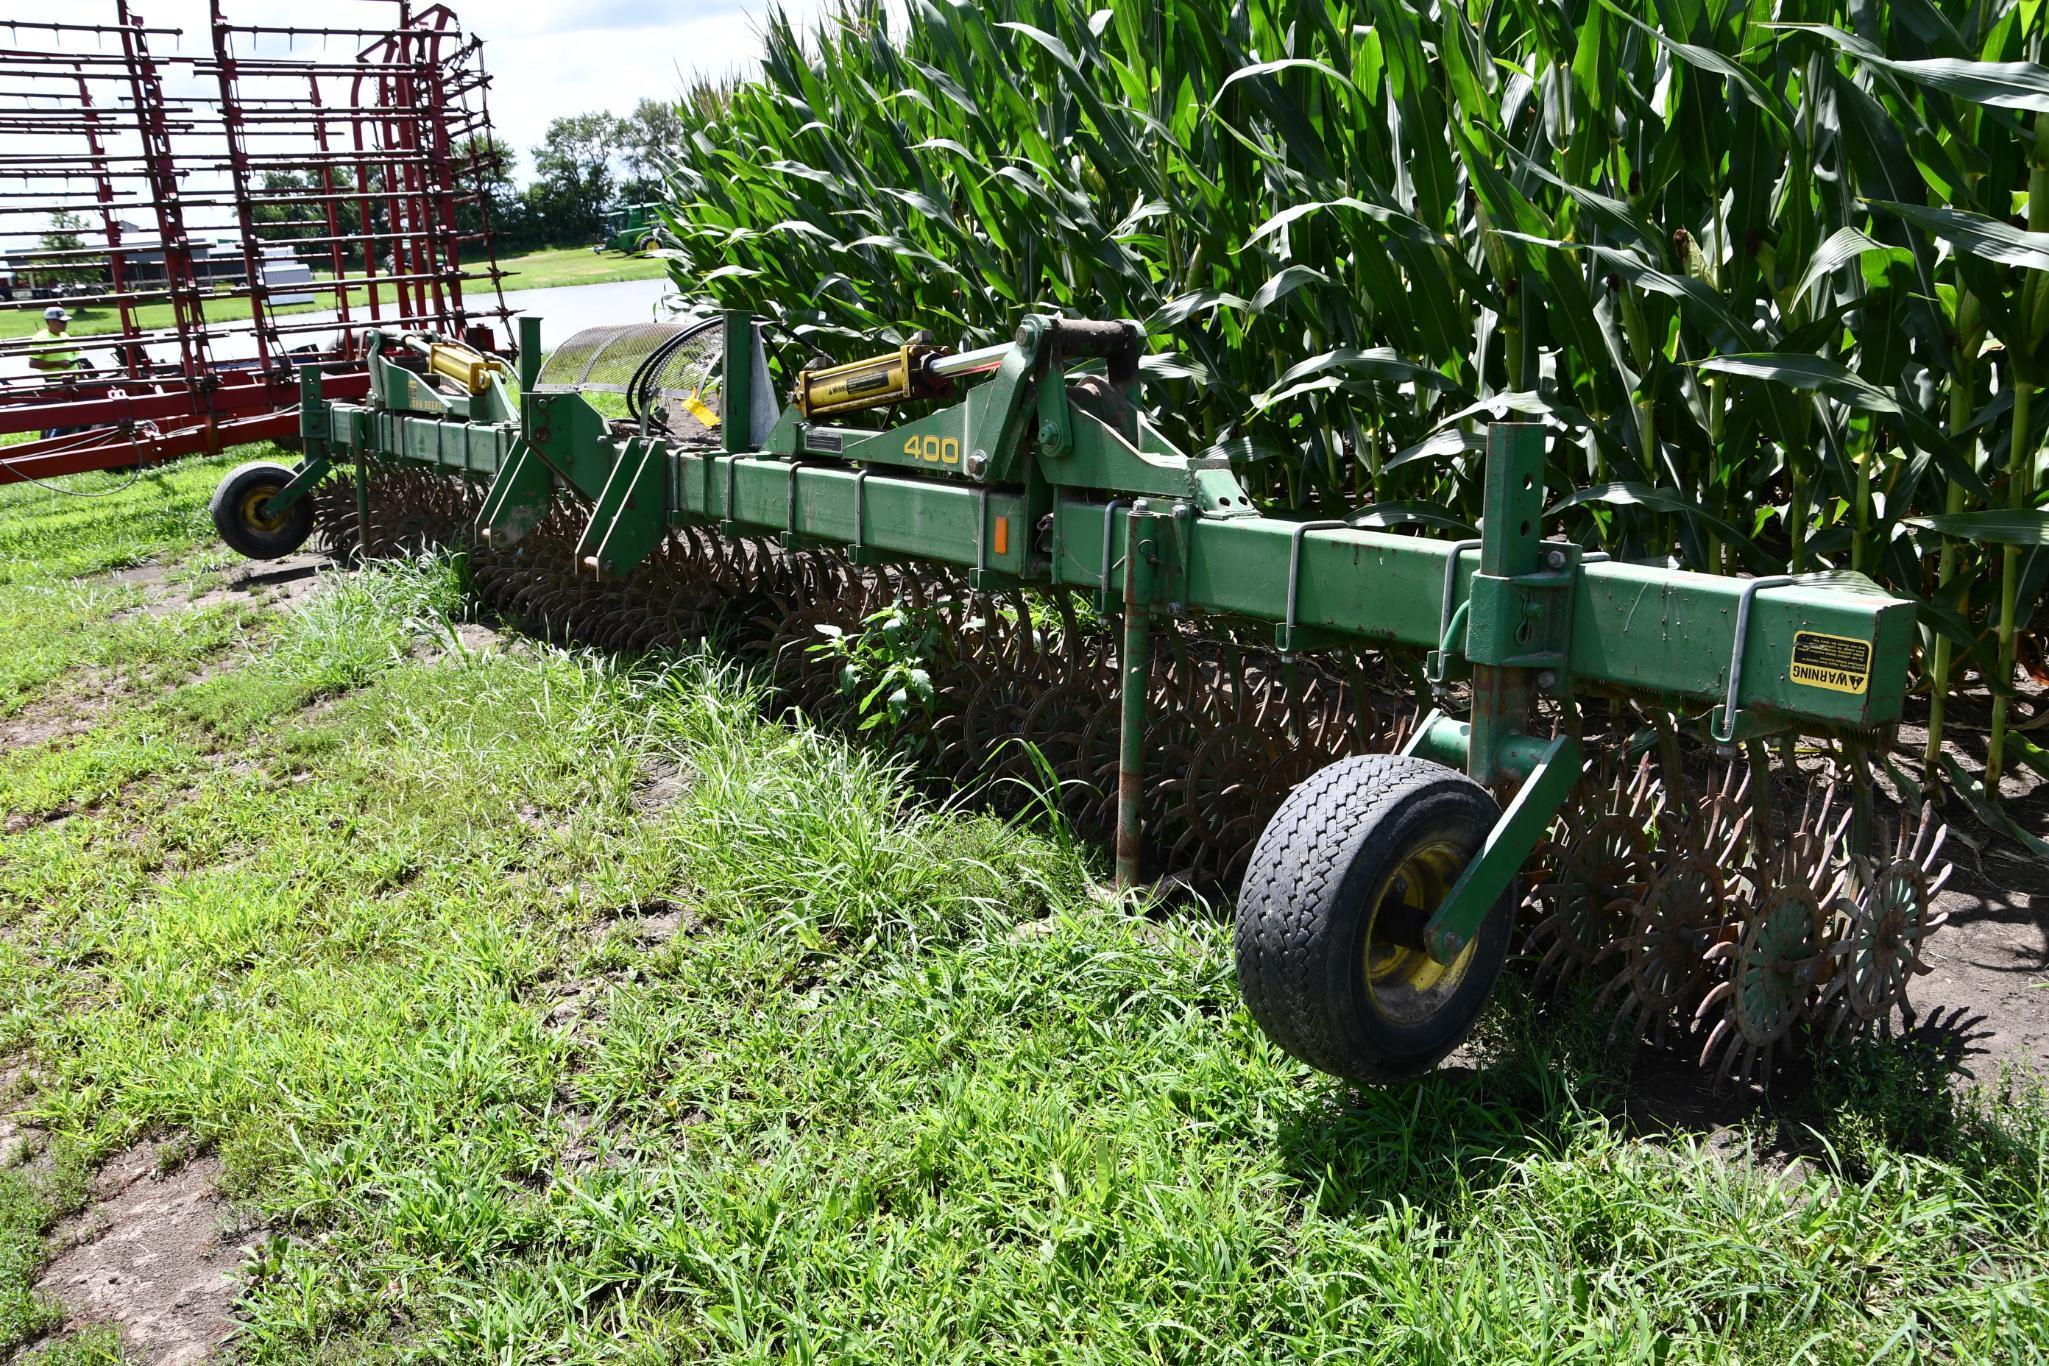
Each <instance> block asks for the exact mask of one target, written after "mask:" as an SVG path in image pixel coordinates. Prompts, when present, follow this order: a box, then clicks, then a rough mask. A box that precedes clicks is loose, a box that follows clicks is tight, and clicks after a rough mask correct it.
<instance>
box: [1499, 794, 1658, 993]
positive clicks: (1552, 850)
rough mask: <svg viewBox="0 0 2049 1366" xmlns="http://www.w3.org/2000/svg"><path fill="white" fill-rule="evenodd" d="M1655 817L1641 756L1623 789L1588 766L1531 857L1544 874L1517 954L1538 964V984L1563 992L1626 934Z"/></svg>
mask: <svg viewBox="0 0 2049 1366" xmlns="http://www.w3.org/2000/svg"><path fill="white" fill-rule="evenodd" d="M1662 810H1663V792H1662V789H1661V788H1660V787H1659V785H1658V783H1657V781H1656V779H1655V777H1654V776H1653V774H1652V772H1651V762H1650V758H1649V756H1648V755H1646V756H1645V757H1644V759H1643V760H1642V761H1641V762H1640V763H1638V765H1637V766H1636V769H1635V771H1634V772H1633V774H1632V775H1631V776H1630V778H1629V779H1628V781H1627V783H1626V784H1624V783H1623V782H1621V781H1620V780H1619V779H1618V776H1617V774H1616V773H1615V771H1614V767H1613V765H1612V764H1607V763H1600V762H1596V763H1592V764H1589V765H1588V766H1587V771H1586V774H1585V776H1584V777H1583V778H1582V780H1581V783H1580V786H1579V788H1578V789H1577V790H1576V791H1575V793H1574V795H1573V798H1572V800H1570V801H1568V802H1567V803H1566V805H1565V808H1564V810H1563V811H1561V812H1560V813H1559V820H1558V823H1557V825H1556V827H1555V828H1554V829H1553V831H1552V835H1551V838H1550V839H1549V840H1547V841H1546V843H1545V844H1543V845H1541V846H1539V848H1538V852H1537V861H1538V863H1539V866H1540V867H1542V868H1543V869H1544V872H1543V876H1542V878H1541V880H1540V881H1539V882H1538V883H1537V885H1536V886H1535V887H1534V888H1533V889H1532V891H1531V900H1532V902H1533V903H1534V911H1535V914H1536V916H1537V920H1536V923H1535V924H1534V925H1533V926H1532V927H1531V929H1530V932H1529V936H1528V938H1527V940H1526V941H1525V944H1524V949H1525V951H1526V952H1527V953H1529V954H1531V955H1532V956H1534V957H1535V958H1536V959H1537V975H1538V978H1539V979H1540V980H1542V981H1547V982H1549V983H1552V984H1556V985H1563V984H1564V983H1566V982H1568V981H1570V980H1572V979H1573V978H1575V977H1577V976H1579V975H1580V974H1582V973H1584V972H1585V971H1586V970H1587V969H1589V968H1591V967H1592V966H1593V965H1594V963H1595V962H1596V961H1597V960H1598V959H1600V957H1601V956H1602V954H1603V952H1604V951H1605V950H1606V949H1608V947H1609V946H1610V945H1612V944H1614V943H1615V942H1616V941H1618V940H1619V939H1621V938H1622V937H1623V936H1624V935H1625V934H1627V933H1628V930H1629V915H1630V910H1631V908H1632V907H1633V906H1634V905H1636V903H1637V902H1638V901H1639V900H1640V899H1641V898H1642V897H1643V895H1644V894H1645V892H1646V891H1647V890H1648V889H1649V885H1650V880H1651V877H1652V874H1653V869H1654V867H1655V864H1654V861H1653V859H1652V848H1651V837H1652V832H1653V830H1654V829H1655V828H1656V825H1657V820H1658V817H1659V814H1660V813H1661V812H1662Z"/></svg>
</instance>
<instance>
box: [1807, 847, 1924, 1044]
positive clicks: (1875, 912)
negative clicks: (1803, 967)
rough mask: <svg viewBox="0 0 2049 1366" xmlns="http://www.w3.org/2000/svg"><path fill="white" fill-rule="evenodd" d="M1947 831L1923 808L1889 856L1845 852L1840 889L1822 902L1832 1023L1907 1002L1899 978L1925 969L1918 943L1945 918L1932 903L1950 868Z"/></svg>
mask: <svg viewBox="0 0 2049 1366" xmlns="http://www.w3.org/2000/svg"><path fill="white" fill-rule="evenodd" d="M1948 833H1949V832H1948V829H1947V827H1945V826H1943V825H1941V824H1940V823H1939V822H1937V821H1936V820H1935V819H1934V817H1933V815H1932V814H1931V813H1930V812H1929V811H1928V810H1926V809H1925V808H1924V809H1923V810H1922V812H1921V817H1920V819H1919V820H1918V821H1917V822H1915V823H1914V824H1913V826H1912V827H1911V829H1909V828H1907V827H1905V826H1903V827H1902V829H1901V830H1900V833H1899V838H1898V840H1897V842H1896V844H1895V846H1894V850H1893V853H1892V855H1891V856H1890V857H1881V858H1867V857H1865V856H1863V855H1859V854H1853V855H1851V857H1850V870H1849V874H1848V876H1847V877H1846V878H1845V879H1844V882H1845V888H1846V890H1845V891H1844V893H1843V894H1842V895H1839V896H1837V897H1836V898H1835V899H1834V901H1833V902H1832V903H1831V904H1830V909H1831V910H1832V911H1833V912H1834V913H1835V916H1836V944H1835V955H1834V956H1835V962H1834V975H1833V977H1832V978H1831V979H1830V981H1829V984H1828V990H1827V992H1826V994H1825V1006H1826V1008H1827V1010H1828V1012H1829V1015H1830V1025H1831V1028H1832V1029H1836V1030H1840V1029H1843V1028H1850V1029H1866V1028H1871V1027H1873V1026H1876V1025H1879V1024H1882V1023H1884V1022H1885V1021H1886V1020H1887V1019H1889V1018H1890V1016H1891V1015H1892V1013H1893V1011H1894V1010H1896V1009H1898V1010H1905V1009H1906V1008H1907V983H1908V982H1909V981H1910V980H1911V979H1912V978H1914V977H1916V976H1919V975H1920V974H1923V973H1926V972H1928V971H1929V967H1928V963H1927V961H1926V960H1925V959H1924V958H1923V957H1922V956H1921V947H1922V945H1923V944H1924V943H1926V942H1927V939H1928V936H1930V935H1932V934H1934V933H1935V932H1936V931H1937V930H1939V929H1941V928H1942V927H1943V926H1944V925H1945V924H1947V923H1948V921H1949V917H1948V916H1947V915H1946V914H1938V913H1937V912H1936V911H1935V896H1936V893H1938V892H1940V891H1941V890H1942V885H1943V883H1944V882H1946V881H1948V879H1949V874H1950V865H1949V864H1947V863H1944V862H1941V854H1942V844H1943V840H1944V838H1945V837H1946V836H1947V835H1948Z"/></svg>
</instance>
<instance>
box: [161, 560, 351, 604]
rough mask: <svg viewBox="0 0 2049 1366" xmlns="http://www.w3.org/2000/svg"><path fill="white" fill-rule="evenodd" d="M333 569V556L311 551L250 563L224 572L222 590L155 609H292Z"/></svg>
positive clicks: (207, 592) (234, 566)
mask: <svg viewBox="0 0 2049 1366" xmlns="http://www.w3.org/2000/svg"><path fill="white" fill-rule="evenodd" d="M333 567H334V561H333V560H332V559H331V558H330V557H328V556H327V555H324V554H318V553H315V552H313V551H308V550H301V551H298V552H296V553H295V554H291V555H286V556H285V557H283V558H282V559H276V560H246V561H243V562H240V563H238V564H235V565H233V566H231V567H230V568H229V569H227V570H226V571H225V572H224V573H223V575H222V579H223V582H222V583H221V585H220V587H218V588H212V589H209V590H207V591H206V592H204V593H201V594H200V595H199V596H198V597H194V598H188V599H186V601H184V602H179V601H177V600H176V599H175V597H173V598H170V599H167V600H166V601H165V603H164V605H163V606H162V607H161V609H155V608H153V609H152V610H161V611H165V612H169V611H173V610H176V609H178V608H180V607H185V606H188V605H189V606H192V607H211V606H213V605H215V604H216V603H223V602H249V603H260V604H268V605H270V606H274V607H290V606H291V605H292V604H294V603H296V602H297V601H298V600H299V599H301V598H303V597H305V596H306V595H307V594H309V593H311V592H312V591H313V590H314V589H316V588H318V587H319V586H320V571H321V570H323V569H331V568H333Z"/></svg>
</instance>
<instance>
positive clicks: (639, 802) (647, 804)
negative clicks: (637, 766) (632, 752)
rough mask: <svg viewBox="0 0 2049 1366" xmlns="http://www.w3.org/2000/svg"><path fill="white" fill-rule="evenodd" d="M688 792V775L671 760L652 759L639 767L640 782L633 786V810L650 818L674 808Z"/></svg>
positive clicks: (679, 765) (680, 766)
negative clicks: (668, 808) (666, 809)
mask: <svg viewBox="0 0 2049 1366" xmlns="http://www.w3.org/2000/svg"><path fill="white" fill-rule="evenodd" d="M689 790H690V775H689V773H688V772H686V771H685V770H684V768H683V766H682V765H681V764H678V763H677V762H675V760H673V759H664V758H653V759H649V760H648V761H647V762H646V763H644V764H643V765H642V766H641V773H640V780H639V781H638V782H636V783H635V784H634V785H633V809H634V810H635V811H638V812H639V813H640V814H641V815H642V816H652V815H654V814H655V813H657V812H659V811H662V810H664V809H665V808H667V807H671V806H674V805H675V804H676V803H677V802H679V801H681V800H682V799H683V794H684V793H686V792H688V791H689Z"/></svg>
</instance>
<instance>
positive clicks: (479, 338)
mask: <svg viewBox="0 0 2049 1366" xmlns="http://www.w3.org/2000/svg"><path fill="white" fill-rule="evenodd" d="M354 8H357V9H361V10H367V11H370V17H371V20H372V22H370V23H368V24H366V25H364V26H359V27H309V28H290V29H285V28H274V27H264V26H257V25H246V24H237V23H234V22H232V21H231V20H230V19H229V18H228V17H227V16H226V15H225V14H224V13H223V12H222V9H221V6H220V5H219V4H218V3H216V4H214V5H213V6H212V22H211V25H210V32H209V33H208V34H207V35H204V37H203V39H202V42H203V47H200V45H199V44H194V43H193V42H192V41H191V39H192V35H188V34H185V33H183V32H181V31H180V30H178V29H175V28H165V27H157V26H151V25H149V24H147V23H145V22H144V20H143V19H142V17H141V16H140V15H138V14H136V13H135V12H134V11H133V10H132V9H131V8H130V7H129V5H128V4H127V3H126V0H116V4H115V5H114V11H115V12H114V18H113V21H112V22H110V23H30V22H22V23H18V24H13V25H11V26H10V34H9V37H10V39H11V42H9V44H8V45H7V46H6V47H4V48H0V439H10V440H11V442H12V444H8V445H6V446H4V447H0V452H4V453H0V483H5V482H9V481H13V480H24V479H35V478H42V477H46V476H51V475H60V474H68V473H74V472H77V471H80V470H90V469H108V468H120V467H125V466H131V465H140V464H147V463H151V462H155V461H161V460H168V459H172V458H175V457H178V456H183V455H191V454H196V453H202V452H214V451H219V450H222V449H224V448H226V447H228V446H231V445H234V444H237V443H239V442H244V441H254V440H262V439H266V438H269V439H277V438H284V439H289V438H291V437H292V436H293V435H295V434H296V431H297V426H298V416H297V411H296V403H297V394H298V387H297V372H298V370H299V369H300V368H301V367H304V366H308V365H312V366H317V367H318V368H319V370H320V371H321V373H322V375H323V378H324V380H325V383H326V385H327V388H328V391H329V392H335V393H343V394H357V395H360V394H362V393H363V392H365V386H366V384H367V382H368V381H367V378H366V371H365V370H364V367H363V362H362V359H361V357H360V356H359V354H358V351H359V346H358V338H359V335H360V333H361V331H362V329H364V328H366V327H384V328H390V327H394V326H400V327H424V328H431V329H433V330H435V331H437V332H440V333H444V334H448V335H455V336H463V337H466V338H469V339H471V340H472V341H473V342H474V343H475V344H477V345H479V346H480V347H483V348H485V349H496V348H497V346H498V340H499V335H500V332H501V331H505V330H509V329H506V327H505V324H506V320H507V318H508V317H509V310H508V309H507V308H506V306H505V302H504V296H503V293H502V292H501V291H500V290H499V288H498V281H499V275H500V272H499V270H498V268H497V266H496V264H495V262H494V260H493V257H492V251H491V226H490V218H489V210H488V203H487V201H486V197H485V195H484V193H483V179H484V177H485V175H486V173H487V172H488V170H489V169H490V167H489V164H488V158H489V156H490V155H491V153H490V151H489V148H490V146H491V144H490V143H489V141H488V137H487V135H488V133H489V129H490V117H489V111H488V106H487V103H486V87H487V85H488V84H489V82H488V78H487V77H486V76H485V74H484V69H483V64H482V60H481V48H482V44H481V42H480V41H479V40H477V39H474V38H469V37H466V36H465V35H464V34H463V32H462V30H461V28H460V26H459V24H458V23H457V20H456V17H455V15H454V14H453V13H452V12H451V11H450V10H448V9H447V8H446V7H444V6H441V5H432V6H426V7H419V8H416V7H414V6H413V5H412V4H410V3H408V0H355V4H354ZM195 47H199V50H197V51H194V50H192V49H193V48H195ZM479 267H481V268H479ZM465 285H472V286H476V285H481V286H482V287H483V288H484V290H485V291H486V292H487V293H488V294H489V295H490V297H491V302H490V303H489V304H488V305H486V306H482V307H480V306H479V303H478V300H477V291H476V290H475V289H472V290H471V294H470V297H469V298H468V299H466V298H465V296H464V286H465ZM53 312H55V313H62V314H63V315H65V316H64V318H63V319H62V321H61V324H59V323H58V322H57V320H56V319H54V318H52V317H51V315H52V314H53ZM24 315H25V316H24ZM46 319H50V321H45V320H46ZM492 319H495V320H496V322H497V327H496V328H494V327H493V326H492V325H491V323H490V321H489V320H492ZM8 323H12V324H13V325H12V326H7V325H5V324H8ZM24 324H26V325H24ZM38 325H41V328H42V330H40V331H36V332H34V334H33V335H29V333H30V331H31V329H32V328H35V327H37V326H38Z"/></svg>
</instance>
